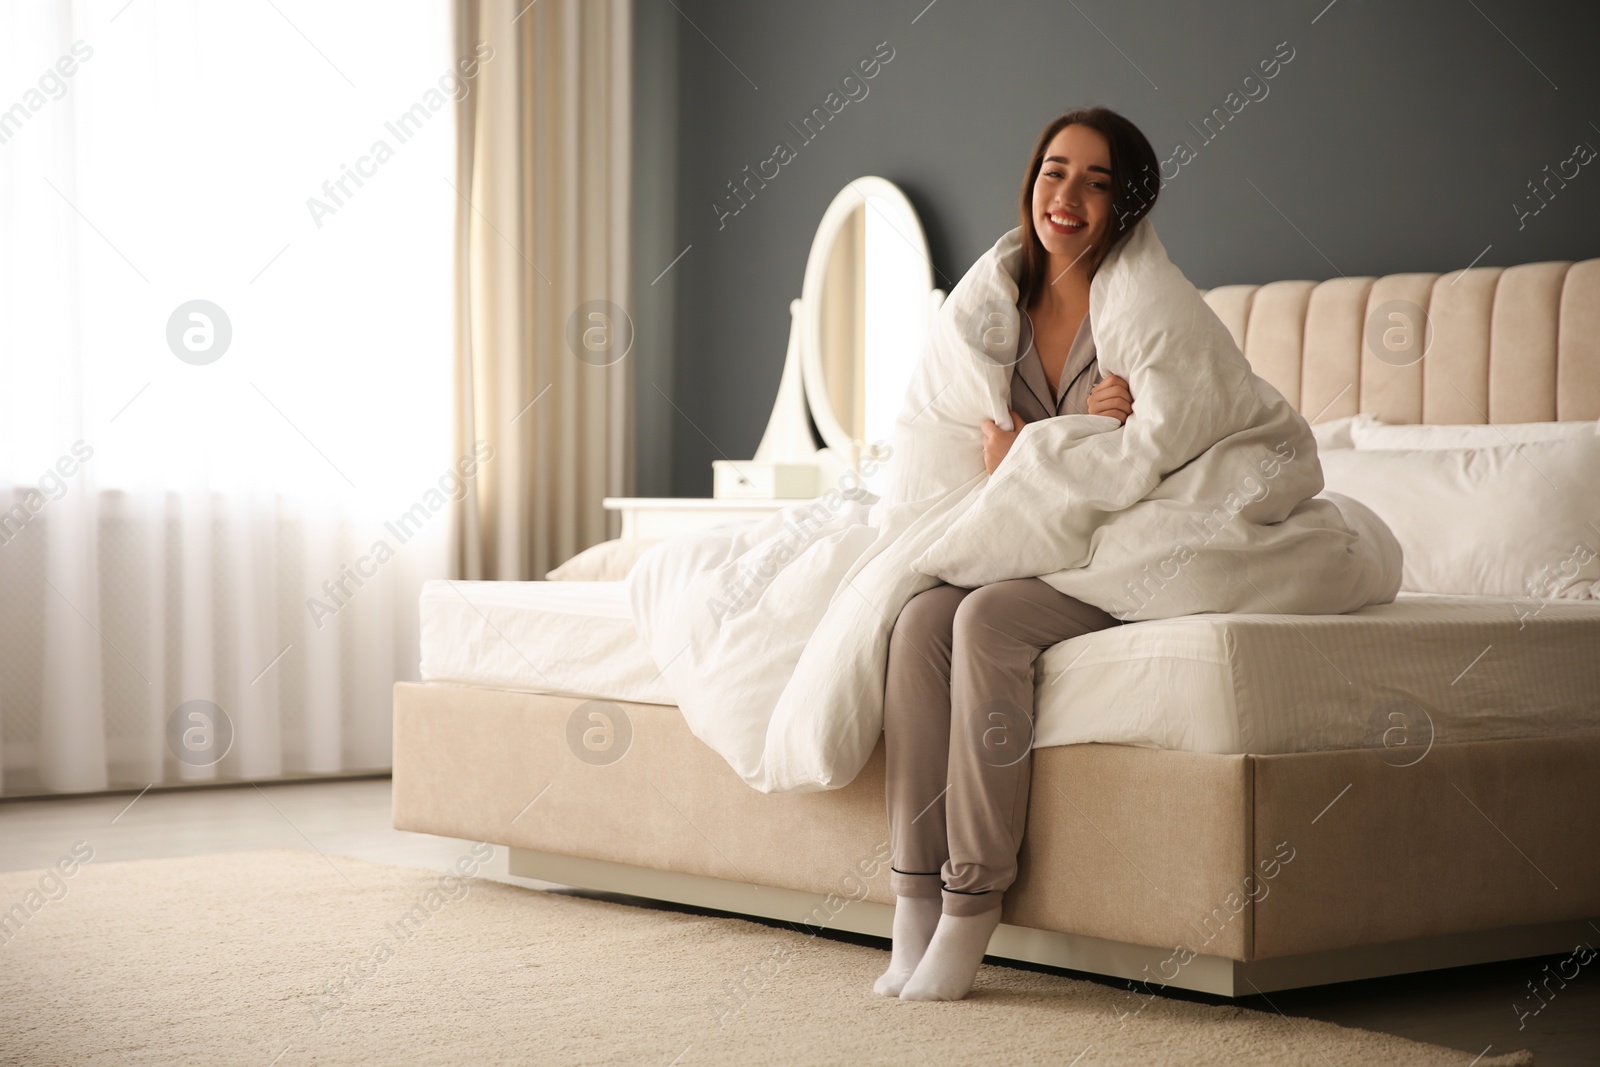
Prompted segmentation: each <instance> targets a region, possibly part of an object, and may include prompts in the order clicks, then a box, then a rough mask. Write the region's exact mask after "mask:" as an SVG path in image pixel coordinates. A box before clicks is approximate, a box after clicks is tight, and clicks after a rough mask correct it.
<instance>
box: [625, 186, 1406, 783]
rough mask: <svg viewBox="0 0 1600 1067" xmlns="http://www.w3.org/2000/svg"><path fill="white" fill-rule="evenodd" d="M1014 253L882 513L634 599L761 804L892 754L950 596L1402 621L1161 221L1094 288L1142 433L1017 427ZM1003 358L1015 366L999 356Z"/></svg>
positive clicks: (1336, 499) (726, 548)
mask: <svg viewBox="0 0 1600 1067" xmlns="http://www.w3.org/2000/svg"><path fill="white" fill-rule="evenodd" d="M1021 235H1022V231H1021V229H1020V228H1019V229H1016V230H1013V231H1011V232H1010V233H1008V234H1006V235H1005V236H1004V237H1002V238H1001V239H1000V241H999V242H998V243H997V244H996V245H995V246H994V247H993V248H992V249H990V250H989V251H988V252H987V253H985V254H984V256H983V257H982V258H980V259H979V260H978V262H977V263H975V264H973V266H972V268H971V269H970V270H969V271H968V272H967V273H966V275H965V276H964V277H963V278H962V279H961V281H960V282H959V283H958V284H957V285H956V287H955V289H954V290H953V291H952V292H951V294H950V296H949V298H948V299H947V300H946V301H945V302H944V304H943V306H942V307H941V308H940V310H939V312H938V313H937V315H936V317H935V321H934V323H933V326H932V329H931V330H930V333H929V340H928V345H927V348H926V349H925V350H924V352H923V354H922V357H921V360H920V362H919V365H918V368H917V371H916V374H915V375H914V377H913V379H912V383H911V386H910V388H909V390H908V392H907V396H906V401H905V403H904V405H903V406H902V410H901V414H900V417H899V419H898V420H897V424H896V429H895V437H894V440H893V442H892V445H893V451H892V456H891V459H890V463H891V472H890V474H891V477H890V487H889V489H888V491H887V492H886V493H885V495H884V497H883V498H882V499H877V498H874V497H872V496H870V495H869V494H865V493H855V492H849V491H848V488H849V487H845V488H846V490H847V491H846V492H837V491H836V492H832V493H829V494H827V495H826V496H824V497H822V498H819V500H817V501H814V502H810V503H806V504H798V505H796V506H794V507H791V508H786V509H785V510H783V511H782V512H780V513H778V514H776V515H774V516H772V517H771V518H769V519H765V520H762V521H759V522H755V523H748V524H742V525H738V526H732V527H723V528H720V529H717V530H711V531H707V532H703V533H695V534H688V535H684V536H680V537H676V538H673V539H670V540H668V541H665V542H663V543H662V544H660V545H658V546H656V547H655V548H653V549H651V550H650V551H649V552H647V553H646V554H645V555H644V556H643V557H642V558H641V559H640V561H639V563H638V564H637V565H636V566H635V567H634V569H633V571H632V573H631V574H630V576H629V583H630V587H629V595H630V598H631V601H632V605H633V612H634V617H635V621H636V622H637V623H638V625H639V629H640V633H641V635H642V636H643V637H644V640H645V642H646V644H647V645H648V647H649V648H650V651H651V654H652V656H653V657H654V658H655V660H656V663H657V664H658V665H659V666H661V668H662V670H663V672H664V673H665V674H666V676H667V680H668V682H669V683H670V685H671V688H672V690H673V691H674V692H675V693H677V695H678V705H679V707H680V708H682V710H683V713H684V716H685V718H686V719H687V721H688V724H689V727H690V729H691V730H692V731H693V732H694V734H695V736H697V737H699V738H700V739H701V740H702V741H704V742H705V743H706V744H708V745H710V746H711V747H712V748H713V749H715V750H716V751H717V752H718V753H720V754H721V755H722V756H723V757H724V758H725V759H727V761H728V762H729V764H731V765H732V766H733V768H734V769H735V770H736V771H737V772H738V773H739V774H740V776H741V777H743V778H744V780H745V781H746V782H748V783H749V784H750V785H751V786H752V787H754V788H756V789H758V790H761V791H762V792H790V791H796V792H803V791H812V790H820V789H836V788H838V787H840V786H843V785H846V784H848V783H849V782H850V780H851V779H852V778H854V777H855V775H856V773H857V772H858V771H859V770H860V769H861V767H862V765H863V764H864V763H865V762H866V760H867V757H868V756H869V755H871V753H872V749H873V747H874V746H875V745H876V743H877V740H878V736H879V733H880V732H881V729H882V712H883V684H884V670H885V663H886V659H887V650H888V642H889V635H890V632H891V631H892V629H893V627H894V622H895V619H896V618H897V617H898V616H899V614H900V610H901V608H903V607H904V606H905V603H906V601H907V600H909V599H910V598H911V597H912V596H914V595H916V594H917V593H919V592H921V591H922V590H924V589H927V588H929V587H931V586H933V585H934V584H936V583H937V582H939V581H946V582H949V583H951V584H954V585H959V586H966V587H976V586H979V585H984V584H988V583H991V582H998V581H1004V580H1006V579H1010V578H1024V577H1032V576H1038V577H1040V578H1042V579H1043V580H1044V581H1046V582H1048V583H1049V584H1050V585H1051V586H1053V587H1054V588H1056V589H1059V590H1060V591H1062V592H1064V593H1067V594H1069V595H1071V596H1074V597H1077V598H1078V599H1080V600H1083V601H1085V602H1087V603H1090V604H1094V605H1096V606H1098V607H1100V608H1102V609H1104V610H1106V611H1108V612H1110V613H1111V614H1112V615H1114V616H1116V617H1118V618H1120V619H1124V620H1126V621H1137V620H1140V619H1154V618H1170V617H1173V616H1177V615H1189V614H1195V613H1199V612H1219V611H1220V612H1268V613H1281V614H1297V615H1301V614H1304V615H1318V614H1342V613H1344V612H1348V611H1353V610H1355V609H1356V608H1359V607H1362V606H1364V605H1367V604H1376V603H1387V602H1388V601H1390V600H1393V599H1394V595H1395V593H1396V591H1397V590H1398V588H1399V584H1400V548H1399V545H1398V544H1397V543H1396V541H1395V539H1394V537H1393V535H1392V534H1391V533H1390V532H1389V530H1388V528H1387V527H1385V526H1384V525H1383V523H1382V522H1381V521H1380V520H1379V519H1378V518H1377V517H1376V516H1375V515H1374V514H1373V513H1372V512H1371V511H1370V510H1368V509H1367V508H1365V507H1364V506H1362V505H1360V504H1358V503H1356V502H1355V501H1352V500H1350V499H1349V498H1346V497H1340V496H1336V495H1332V494H1329V495H1328V496H1326V497H1318V496H1317V494H1318V493H1319V492H1320V491H1321V489H1322V485H1323V483H1322V471H1321V467H1320V466H1319V464H1318V462H1317V456H1316V446H1315V443H1314V442H1313V439H1312V436H1311V430H1310V427H1309V426H1308V425H1307V424H1306V421H1305V420H1304V419H1303V418H1302V417H1301V416H1300V415H1299V414H1297V413H1296V412H1295V411H1294V409H1293V408H1292V407H1290V405H1289V404H1288V402H1287V401H1285V400H1284V399H1283V397H1282V396H1281V395H1279V393H1278V392H1277V390H1275V389H1273V388H1272V386H1270V385H1268V384H1267V383H1266V382H1264V381H1262V380H1261V379H1260V378H1257V377H1256V376H1255V375H1254V374H1253V373H1252V372H1251V370H1250V367H1249V365H1248V363H1246V361H1245V359H1244V356H1243V355H1242V354H1241V353H1240V351H1239V349H1238V346H1237V345H1235V344H1234V342H1233V338H1232V336H1231V335H1230V334H1229V332H1228V330H1227V327H1226V326H1224V325H1223V324H1222V322H1221V320H1219V319H1218V318H1217V317H1216V315H1215V314H1214V313H1213V312H1212V311H1211V309H1210V308H1209V307H1208V306H1207V305H1206V303H1205V301H1204V300H1203V299H1202V298H1201V296H1200V294H1199V292H1198V291H1197V290H1196V289H1195V287H1194V286H1193V285H1191V284H1190V283H1189V281H1188V280H1187V279H1186V278H1184V276H1183V274H1182V272H1181V271H1179V270H1178V269H1177V268H1176V267H1175V266H1173V264H1172V263H1171V262H1170V261H1169V260H1168V259H1167V255H1166V250H1165V249H1164V248H1163V247H1162V246H1161V242H1160V240H1159V239H1158V238H1157V237H1156V233H1155V229H1154V227H1153V226H1152V225H1151V222H1150V219H1149V218H1148V217H1147V218H1145V219H1143V220H1141V221H1140V222H1139V223H1138V225H1137V226H1136V227H1135V228H1134V230H1133V232H1132V233H1131V234H1130V235H1129V236H1128V238H1127V240H1126V241H1124V242H1123V243H1122V244H1121V245H1119V246H1118V247H1117V248H1116V249H1114V250H1113V251H1112V253H1111V255H1110V256H1108V257H1107V260H1106V262H1105V263H1104V264H1103V265H1102V266H1101V268H1100V270H1099V271H1098V272H1097V273H1096V275H1095V278H1094V281H1093V283H1092V285H1091V286H1090V297H1089V307H1090V322H1091V328H1092V330H1093V332H1094V339H1095V346H1096V349H1097V351H1098V356H1099V361H1100V368H1101V370H1102V371H1103V372H1104V373H1107V374H1117V375H1120V376H1122V377H1123V378H1126V379H1127V381H1128V384H1129V389H1130V391H1131V392H1132V394H1133V397H1134V414H1133V416H1132V417H1131V418H1130V419H1129V420H1128V421H1127V423H1126V425H1120V426H1119V425H1118V423H1117V421H1116V420H1115V419H1113V418H1110V417H1109V416H1097V415H1067V416H1061V417H1057V418H1053V419H1048V420H1045V421H1042V422H1037V423H1032V424H1030V425H1028V426H1026V427H1024V428H1023V431H1022V433H1021V434H1020V435H1019V436H1018V437H1017V439H1016V441H1015V443H1014V444H1013V445H1012V447H1011V451H1010V452H1009V453H1008V454H1007V456H1006V458H1005V460H1004V462H1002V463H1001V464H1000V466H999V468H998V469H997V470H996V471H995V473H994V475H993V476H989V475H988V474H986V472H985V471H984V467H983V456H982V444H981V442H982V436H981V431H980V429H979V427H980V424H981V423H982V420H984V419H985V418H992V419H994V420H995V421H996V422H997V423H999V424H1000V425H1001V426H1002V427H1007V428H1009V426H1010V417H1009V413H1008V411H1007V400H1008V398H1009V396H1010V376H1011V364H1012V363H1013V362H1014V360H1015V356H1016V353H1015V343H1016V341H1015V337H1016V334H1015V331H1014V330H1010V331H1008V330H1004V329H1000V330H999V331H998V332H997V331H996V329H995V326H996V324H997V323H1000V322H1003V321H1004V319H1003V317H1002V318H1001V319H996V318H995V314H996V313H997V312H1000V313H1004V312H1005V310H1006V309H1008V308H1015V306H1016V302H1017V284H1016V280H1015V271H1016V267H1017V261H1018V258H1019V251H1020V247H1021ZM1008 345H1009V347H1007V346H1008Z"/></svg>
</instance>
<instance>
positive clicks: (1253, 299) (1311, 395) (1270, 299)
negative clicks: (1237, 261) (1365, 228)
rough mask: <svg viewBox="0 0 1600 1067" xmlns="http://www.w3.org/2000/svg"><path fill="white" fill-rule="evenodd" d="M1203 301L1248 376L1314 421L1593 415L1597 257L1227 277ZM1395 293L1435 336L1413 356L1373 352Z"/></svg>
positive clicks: (1599, 375) (1597, 407)
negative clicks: (1246, 364) (1264, 279)
mask: <svg viewBox="0 0 1600 1067" xmlns="http://www.w3.org/2000/svg"><path fill="white" fill-rule="evenodd" d="M1205 300H1206V303H1208V304H1209V305H1210V306H1211V308H1212V310H1213V311H1215V312H1216V313H1217V316H1218V317H1219V318H1221V319H1222V321H1223V322H1224V323H1226V324H1227V326H1228V329H1229V330H1231V331H1232V332H1233V337H1234V340H1235V341H1237V342H1238V344H1239V347H1240V348H1241V349H1242V350H1243V351H1244V354H1245V358H1247V359H1248V360H1249V361H1250V365H1251V366H1252V367H1254V368H1255V371H1256V373H1257V374H1259V375H1261V377H1263V378H1265V379H1266V380H1267V381H1269V382H1271V383H1272V384H1273V386H1274V387H1276V388H1277V389H1278V391H1279V392H1281V393H1282V394H1283V395H1284V397H1285V398H1287V399H1288V400H1289V402H1290V403H1292V404H1294V405H1296V406H1297V407H1298V408H1299V410H1300V411H1301V412H1302V413H1303V414H1304V415H1306V417H1307V418H1310V419H1312V420H1313V421H1316V422H1327V421H1328V420H1330V419H1336V418H1340V417H1342V416H1345V415H1354V414H1357V413H1361V412H1366V413H1370V414H1372V415H1375V416H1377V417H1378V418H1380V419H1382V420H1383V421H1384V422H1407V423H1413V422H1432V423H1482V422H1552V421H1557V420H1562V421H1566V420H1578V419H1600V259H1587V260H1584V261H1582V262H1580V263H1527V264H1523V265H1522V266H1517V267H1475V268H1472V269H1470V270H1459V271H1452V272H1451V273H1449V274H1390V275H1386V276H1384V277H1381V278H1338V279H1335V280H1333V281H1325V282H1308V281H1282V282H1270V283H1268V284H1266V285H1224V286H1219V287H1217V288H1216V289H1212V290H1210V291H1208V292H1206V293H1205ZM1391 301H1409V302H1410V304H1411V305H1414V306H1415V307H1419V308H1421V309H1422V311H1423V312H1425V313H1426V315H1427V318H1428V320H1430V322H1431V326H1432V331H1433V337H1432V343H1431V345H1430V346H1429V347H1428V349H1427V353H1426V355H1424V356H1423V357H1422V358H1420V359H1418V360H1417V361H1416V362H1413V363H1409V365H1404V366H1400V365H1396V362H1397V361H1396V360H1395V359H1394V358H1393V357H1392V356H1391V357H1389V358H1388V359H1379V358H1378V356H1377V355H1376V354H1375V353H1374V351H1373V348H1372V346H1371V345H1370V344H1369V343H1368V336H1369V334H1373V335H1380V336H1381V332H1382V329H1383V322H1382V321H1378V322H1377V323H1376V325H1375V326H1374V327H1373V328H1369V322H1372V320H1386V319H1387V318H1388V311H1389V310H1391V309H1392V308H1393V307H1394V306H1403V305H1390V307H1388V308H1386V307H1385V305H1388V304H1389V303H1390V302H1391Z"/></svg>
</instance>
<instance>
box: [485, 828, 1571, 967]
mask: <svg viewBox="0 0 1600 1067" xmlns="http://www.w3.org/2000/svg"><path fill="white" fill-rule="evenodd" d="M509 853H510V855H509V867H510V873H511V874H513V875H515V876H516V877H518V878H530V879H533V880H535V881H542V882H553V883H555V884H557V885H563V886H569V887H571V888H573V889H581V890H586V891H590V892H599V893H615V894H620V895H623V896H632V897H641V898H644V899H645V900H646V901H667V902H669V903H672V904H682V905H685V906H687V907H692V908H698V909H702V910H706V911H719V912H726V913H727V914H729V915H735V916H753V917H756V918H762V919H772V920H775V921H777V922H782V923H786V924H789V925H790V926H792V927H793V928H794V929H795V931H796V932H797V933H800V934H802V935H804V936H807V937H810V936H815V935H816V934H820V933H827V932H830V931H834V932H843V933H852V934H865V935H867V936H870V937H881V938H884V939H885V940H887V939H888V938H889V936H890V932H891V929H892V924H893V920H894V907H893V905H890V904H880V903H878V902H877V901H873V900H855V899H851V900H849V901H848V902H847V903H846V904H845V905H844V906H843V907H842V908H840V910H838V911H837V912H835V913H833V914H831V915H829V914H828V913H827V911H826V909H825V908H823V907H822V906H821V903H822V902H821V900H820V899H819V898H818V897H816V896H813V895H811V894H807V893H801V892H797V891H795V890H793V889H778V888H776V887H774V886H760V885H747V884H745V883H743V882H733V881H729V880H728V879H725V878H710V877H707V876H705V875H697V874H684V873H682V872H680V871H658V870H651V869H650V868H648V867H634V866H630V865H629V864H625V863H612V862H609V861H607V860H593V859H585V858H583V857H581V856H558V855H554V854H552V853H548V852H536V851H534V850H532V849H525V848H512V849H510V850H509ZM1594 936H1595V931H1594V929H1592V928H1591V927H1590V926H1589V925H1588V924H1587V923H1585V922H1583V921H1576V922H1554V923H1539V924H1535V925H1531V926H1508V927H1503V928H1501V929H1498V930H1485V931H1476V932H1473V933H1467V934H1446V935H1443V936H1440V937H1424V938H1416V939H1413V940H1410V941H1397V942H1390V943H1388V944H1383V945H1363V946H1360V947H1357V948H1349V949H1335V950H1332V951H1328V952H1308V953H1304V954H1302V955H1299V956H1285V957H1281V958H1278V959H1268V960H1255V961H1252V962H1241V961H1239V960H1230V959H1226V958H1224V957H1221V956H1206V955H1198V956H1196V957H1195V958H1194V959H1192V960H1190V961H1189V962H1187V963H1186V964H1184V965H1183V966H1181V967H1177V968H1176V969H1174V968H1173V967H1171V966H1167V967H1165V968H1164V967H1163V964H1164V963H1165V962H1166V960H1167V959H1168V957H1169V956H1171V954H1172V950H1171V949H1155V948H1151V947H1149V946H1148V945H1133V944H1129V943H1127V942H1125V941H1107V940H1106V939H1105V938H1100V937H1088V936H1085V935H1082V934H1064V933H1060V932H1058V931H1055V930H1034V929H1030V928H1028V927H1023V926H1013V925H1011V924H1010V923H1001V924H1000V926H999V928H998V929H996V931H995V934H994V938H993V940H991V941H990V943H989V952H988V958H989V959H991V960H999V961H1006V960H1012V961H1019V962H1022V963H1035V964H1040V965H1042V966H1046V967H1059V968H1061V969H1063V970H1069V971H1081V972H1086V973H1088V974H1090V975H1095V976H1100V977H1105V978H1121V979H1126V980H1127V981H1128V983H1129V984H1130V985H1131V986H1132V987H1133V988H1134V989H1135V990H1136V991H1137V992H1139V993H1140V994H1141V995H1142V994H1143V992H1144V990H1145V989H1146V988H1149V989H1152V990H1154V989H1160V988H1163V987H1166V986H1171V987H1173V988H1176V989H1187V990H1192V991H1194V992H1197V993H1211V994H1215V995H1216V996H1221V997H1244V996H1251V995H1254V994H1257V993H1272V992H1276V991H1278V990H1280V989H1298V988H1301V987H1303V986H1314V985H1327V984H1331V983H1334V982H1348V981H1354V980H1358V979H1362V978H1378V977H1383V976H1386V975H1392V974H1410V973H1413V972H1416V971H1432V970H1440V969H1442V968H1446V967H1466V966H1470V965H1472V964H1474V963H1491V962H1494V961H1496V960H1508V959H1522V958H1524V957H1530V956H1546V955H1554V954H1556V953H1560V952H1567V951H1569V950H1571V948H1572V947H1573V945H1575V944H1577V943H1578V942H1580V941H1590V940H1592V939H1593V937H1594ZM1168 974H1170V975H1172V977H1171V978H1170V979H1168V980H1166V981H1160V980H1159V978H1160V976H1161V975H1168ZM1152 975H1154V976H1156V977H1157V980H1154V981H1153V980H1152Z"/></svg>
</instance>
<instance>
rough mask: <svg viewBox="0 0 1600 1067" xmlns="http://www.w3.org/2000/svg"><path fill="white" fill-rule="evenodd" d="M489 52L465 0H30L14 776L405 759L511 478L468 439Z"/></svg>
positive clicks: (15, 414) (11, 397) (2, 261)
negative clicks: (467, 531) (487, 484)
mask: <svg viewBox="0 0 1600 1067" xmlns="http://www.w3.org/2000/svg"><path fill="white" fill-rule="evenodd" d="M458 51H465V53H467V55H466V56H465V57H463V56H460V55H457V52H458ZM471 53H472V48H471V46H470V44H468V45H467V46H465V48H464V49H459V48H458V46H457V45H456V43H455V41H454V40H453V36H452V33H451V11H450V5H449V2H448V0H404V2H397V3H390V4H386V5H382V6H381V7H380V6H378V5H368V4H362V5H344V4H318V3H313V2H311V0H272V2H271V3H267V2H264V0H263V2H259V3H226V4H219V3H215V2H210V3H207V2H203V0H131V2H128V0H106V2H104V3H101V2H98V0H94V2H84V0H76V2H68V0H61V2H59V3H50V4H44V3H19V4H6V5H4V7H0V70H3V71H4V73H5V77H4V78H3V79H0V94H5V95H3V96H0V231H3V232H0V773H3V774H4V779H3V784H0V788H3V790H4V792H6V793H10V794H16V793H26V792H60V791H80V790H96V789H104V788H108V787H117V786H127V785H134V786H143V785H145V784H148V783H159V782H169V781H179V780H203V779H210V778H241V777H243V778H260V777H272V776H279V775H287V774H301V773H306V774H315V773H331V772H339V771H345V770H351V769H359V768H384V767H387V766H388V765H389V752H390V748H389V746H390V736H389V729H390V725H389V724H390V688H391V686H392V683H393V682H394V681H396V680H397V679H401V678H408V677H415V672H416V656H417V623H416V604H417V592H418V587H419V585H420V583H421V581H422V580H424V579H425V578H428V577H438V576H442V575H443V574H444V572H445V566H446V559H447V556H448V552H447V545H448V541H449V536H448V530H449V512H450V508H451V506H452V505H451V503H450V502H451V500H452V499H460V498H461V497H463V496H464V495H465V493H466V490H467V488H468V486H469V485H470V483H471V482H472V481H473V480H475V479H476V478H477V477H479V476H481V475H482V474H483V473H484V472H485V471H492V470H493V467H494V460H493V459H492V455H493V446H492V445H486V446H483V447H480V448H478V449H476V450H473V449H471V448H469V449H468V454H466V455H462V456H457V455H455V454H454V453H455V452H457V451H458V449H457V448H455V447H454V445H453V442H452V439H451V418H450V415H451V411H450V402H449V396H450V390H451V345H452V328H451V291H452V290H451V253H452V225H453V218H454V212H455V203H456V193H455V192H454V191H453V188H452V178H453V175H454V171H453V166H454V139H455V118H454V113H455V108H456V106H457V103H458V102H459V101H460V100H461V99H463V98H464V97H465V96H466V95H468V94H470V93H472V92H474V91H476V84H477V79H478V78H479V76H480V75H481V72H482V69H483V68H484V67H485V66H486V65H487V66H492V64H493V63H494V62H495V60H494V58H493V57H492V55H490V56H488V57H482V56H477V57H474V56H472V54H471Z"/></svg>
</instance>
